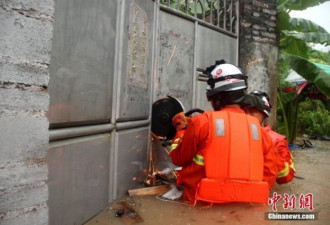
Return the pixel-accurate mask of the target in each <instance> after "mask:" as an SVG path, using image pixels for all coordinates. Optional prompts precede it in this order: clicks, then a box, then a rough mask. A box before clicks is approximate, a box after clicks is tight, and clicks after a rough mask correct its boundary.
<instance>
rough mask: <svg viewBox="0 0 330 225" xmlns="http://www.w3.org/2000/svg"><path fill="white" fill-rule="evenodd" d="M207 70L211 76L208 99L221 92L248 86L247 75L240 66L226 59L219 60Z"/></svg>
mask: <svg viewBox="0 0 330 225" xmlns="http://www.w3.org/2000/svg"><path fill="white" fill-rule="evenodd" d="M206 72H207V73H208V75H209V77H210V78H209V79H208V81H207V84H208V85H207V88H206V90H207V92H206V95H207V98H208V99H209V98H210V97H211V96H213V95H215V94H217V93H219V92H225V91H236V90H241V89H246V88H247V76H245V75H243V73H242V72H241V70H240V69H239V68H237V67H236V66H234V65H232V64H229V63H226V62H225V61H224V60H221V61H217V62H216V64H215V65H213V66H210V67H208V68H207V69H206Z"/></svg>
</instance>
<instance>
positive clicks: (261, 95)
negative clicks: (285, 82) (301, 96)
mask: <svg viewBox="0 0 330 225" xmlns="http://www.w3.org/2000/svg"><path fill="white" fill-rule="evenodd" d="M243 102H244V104H246V107H245V109H246V111H247V113H248V114H249V115H252V116H255V117H256V118H258V120H259V122H260V124H261V125H262V126H263V129H264V130H265V131H266V132H267V133H268V134H269V136H270V137H271V138H272V140H273V143H274V145H275V150H276V152H277V169H278V174H277V179H276V182H277V183H278V184H285V183H288V182H291V181H292V180H293V177H294V173H295V168H294V163H293V157H292V154H291V152H290V151H289V147H288V142H287V140H286V137H285V136H283V135H281V134H279V133H277V132H275V131H273V130H272V129H271V128H270V126H268V125H265V120H266V118H267V117H268V116H269V114H270V110H271V105H270V103H269V97H268V95H267V93H265V92H262V91H253V92H251V93H250V94H249V95H246V96H245V99H244V100H243Z"/></svg>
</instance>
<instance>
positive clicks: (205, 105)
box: [196, 81, 213, 111]
mask: <svg viewBox="0 0 330 225" xmlns="http://www.w3.org/2000/svg"><path fill="white" fill-rule="evenodd" d="M206 86H207V84H206V81H198V82H197V88H196V93H197V96H196V108H200V109H203V110H204V111H207V110H213V109H212V106H211V102H209V101H207V98H206Z"/></svg>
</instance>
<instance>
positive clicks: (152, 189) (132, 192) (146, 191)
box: [128, 185, 171, 196]
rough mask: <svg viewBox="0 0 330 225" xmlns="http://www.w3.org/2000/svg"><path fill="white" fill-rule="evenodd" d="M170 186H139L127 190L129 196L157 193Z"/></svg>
mask: <svg viewBox="0 0 330 225" xmlns="http://www.w3.org/2000/svg"><path fill="white" fill-rule="evenodd" d="M170 189H171V188H170V187H169V185H159V186H153V187H147V188H139V189H133V190H128V195H129V196H150V195H158V194H162V193H165V192H167V191H169V190H170Z"/></svg>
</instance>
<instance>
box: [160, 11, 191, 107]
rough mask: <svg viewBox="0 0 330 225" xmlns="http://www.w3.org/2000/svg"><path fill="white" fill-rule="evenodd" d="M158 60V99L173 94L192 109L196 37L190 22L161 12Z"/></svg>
mask: <svg viewBox="0 0 330 225" xmlns="http://www.w3.org/2000/svg"><path fill="white" fill-rule="evenodd" d="M159 16H160V25H159V43H158V49H159V61H158V74H157V77H156V80H155V81H154V82H155V84H154V85H155V91H156V93H155V94H156V96H155V97H156V99H159V98H161V97H165V96H167V95H171V96H174V97H177V98H178V99H179V100H180V101H181V102H182V104H183V105H184V107H185V108H186V109H187V110H189V109H190V108H191V107H192V96H193V77H194V69H193V68H194V40H195V38H194V34H195V25H194V23H192V22H191V21H188V20H185V19H182V18H179V17H176V16H174V15H170V14H168V13H166V12H162V11H161V12H160V15H159Z"/></svg>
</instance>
